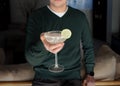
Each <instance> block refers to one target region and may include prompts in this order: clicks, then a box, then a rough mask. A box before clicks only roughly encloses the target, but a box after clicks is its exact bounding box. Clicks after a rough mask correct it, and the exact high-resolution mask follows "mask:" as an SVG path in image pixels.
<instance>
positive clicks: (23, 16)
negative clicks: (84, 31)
mask: <svg viewBox="0 0 120 86" xmlns="http://www.w3.org/2000/svg"><path fill="white" fill-rule="evenodd" d="M47 4H49V0H0V49H1V51H3V53H4V57H5V59H7V60H5V64H13V63H14V64H19V63H24V62H26V60H25V58H24V43H25V25H26V21H27V19H28V17H29V15H30V14H31V12H32V11H33V10H35V9H38V8H40V7H43V6H45V5H47ZM68 5H70V6H72V7H74V8H77V9H79V10H81V11H83V12H84V13H85V14H86V16H87V18H88V21H89V24H90V27H91V32H92V35H93V38H94V39H98V40H100V41H103V42H106V43H107V44H108V45H109V46H110V47H111V48H112V49H113V50H114V51H115V52H116V53H118V54H120V0H68ZM2 60H4V59H2Z"/></svg>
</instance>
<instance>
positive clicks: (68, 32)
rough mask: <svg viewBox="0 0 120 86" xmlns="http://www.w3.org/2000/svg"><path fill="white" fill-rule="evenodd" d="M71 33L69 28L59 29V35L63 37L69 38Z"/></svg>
mask: <svg viewBox="0 0 120 86" xmlns="http://www.w3.org/2000/svg"><path fill="white" fill-rule="evenodd" d="M71 35H72V32H71V31H70V30H69V29H63V30H62V31H61V36H62V37H63V38H65V39H69V38H70V37H71Z"/></svg>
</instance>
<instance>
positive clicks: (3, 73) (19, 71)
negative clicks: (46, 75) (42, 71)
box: [0, 63, 34, 81]
mask: <svg viewBox="0 0 120 86" xmlns="http://www.w3.org/2000/svg"><path fill="white" fill-rule="evenodd" d="M33 77H34V71H33V69H32V66H31V65H29V64H28V63H24V64H15V65H0V81H28V80H32V79H33Z"/></svg>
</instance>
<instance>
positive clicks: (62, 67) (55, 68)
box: [49, 64, 64, 73]
mask: <svg viewBox="0 0 120 86" xmlns="http://www.w3.org/2000/svg"><path fill="white" fill-rule="evenodd" d="M49 71H50V72H54V73H59V72H62V71H64V66H62V65H58V67H55V64H54V65H51V66H50V67H49Z"/></svg>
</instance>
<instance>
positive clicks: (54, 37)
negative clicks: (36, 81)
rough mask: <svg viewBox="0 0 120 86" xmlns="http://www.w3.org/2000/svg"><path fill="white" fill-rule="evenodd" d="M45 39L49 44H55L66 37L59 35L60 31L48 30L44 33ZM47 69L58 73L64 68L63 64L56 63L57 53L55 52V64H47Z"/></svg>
mask: <svg viewBox="0 0 120 86" xmlns="http://www.w3.org/2000/svg"><path fill="white" fill-rule="evenodd" d="M44 36H45V39H46V40H47V41H48V42H49V43H50V44H57V43H61V42H64V41H65V40H66V39H65V38H63V37H62V36H61V31H48V32H45V34H44ZM48 69H49V71H51V72H54V73H58V72H62V71H63V70H64V66H63V65H60V64H58V56H57V53H55V64H53V65H50V66H49V68H48Z"/></svg>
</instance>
